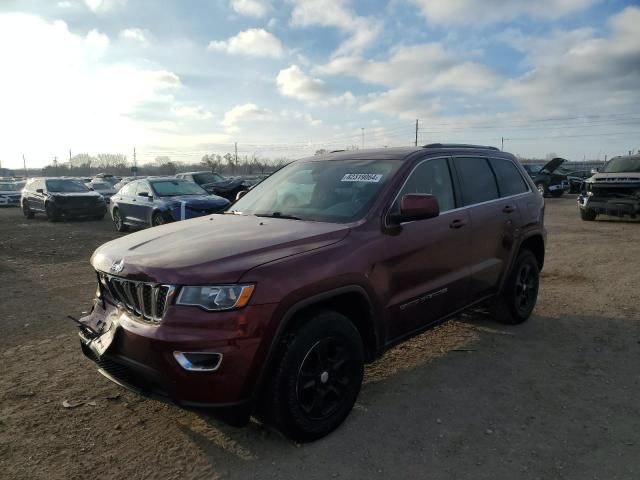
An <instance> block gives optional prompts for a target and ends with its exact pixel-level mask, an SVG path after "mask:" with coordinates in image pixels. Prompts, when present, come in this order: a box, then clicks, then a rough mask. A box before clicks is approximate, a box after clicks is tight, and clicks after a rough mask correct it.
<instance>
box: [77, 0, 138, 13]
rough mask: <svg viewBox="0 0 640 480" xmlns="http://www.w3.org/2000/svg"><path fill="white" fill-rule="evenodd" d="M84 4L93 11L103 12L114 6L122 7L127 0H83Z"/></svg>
mask: <svg viewBox="0 0 640 480" xmlns="http://www.w3.org/2000/svg"><path fill="white" fill-rule="evenodd" d="M84 3H85V5H86V6H87V8H89V10H91V11H92V12H93V13H104V12H108V11H110V10H113V9H115V8H120V7H124V6H125V5H126V4H127V0H84Z"/></svg>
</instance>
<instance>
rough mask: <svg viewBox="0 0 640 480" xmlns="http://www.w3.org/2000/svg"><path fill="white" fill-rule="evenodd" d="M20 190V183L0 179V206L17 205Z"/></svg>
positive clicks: (18, 203)
mask: <svg viewBox="0 0 640 480" xmlns="http://www.w3.org/2000/svg"><path fill="white" fill-rule="evenodd" d="M21 190H22V185H21V184H20V183H17V182H6V181H0V207H17V206H19V205H20V196H21Z"/></svg>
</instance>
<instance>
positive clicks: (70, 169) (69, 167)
mask: <svg viewBox="0 0 640 480" xmlns="http://www.w3.org/2000/svg"><path fill="white" fill-rule="evenodd" d="M71 168H72V166H71V149H69V173H71Z"/></svg>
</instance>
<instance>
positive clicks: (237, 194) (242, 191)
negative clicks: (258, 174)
mask: <svg viewBox="0 0 640 480" xmlns="http://www.w3.org/2000/svg"><path fill="white" fill-rule="evenodd" d="M247 193H249V190H240V191H239V192H238V193H236V200H240V199H241V198H242V197H244V196H245V195H246V194H247Z"/></svg>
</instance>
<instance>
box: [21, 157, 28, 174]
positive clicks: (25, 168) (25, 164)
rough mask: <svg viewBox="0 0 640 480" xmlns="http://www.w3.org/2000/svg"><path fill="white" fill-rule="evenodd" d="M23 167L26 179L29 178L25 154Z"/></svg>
mask: <svg viewBox="0 0 640 480" xmlns="http://www.w3.org/2000/svg"><path fill="white" fill-rule="evenodd" d="M22 166H23V168H24V178H27V176H28V175H27V160H26V159H25V158H24V153H23V154H22Z"/></svg>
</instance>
